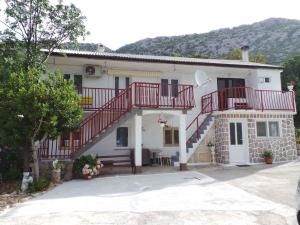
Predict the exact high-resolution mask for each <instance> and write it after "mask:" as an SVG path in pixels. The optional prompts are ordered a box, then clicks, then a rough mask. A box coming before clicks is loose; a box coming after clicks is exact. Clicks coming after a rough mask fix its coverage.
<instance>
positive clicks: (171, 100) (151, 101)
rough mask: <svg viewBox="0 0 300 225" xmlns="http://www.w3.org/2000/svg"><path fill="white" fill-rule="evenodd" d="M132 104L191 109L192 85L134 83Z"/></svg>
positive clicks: (147, 106)
mask: <svg viewBox="0 0 300 225" xmlns="http://www.w3.org/2000/svg"><path fill="white" fill-rule="evenodd" d="M134 93H135V95H134V105H135V107H138V108H178V109H191V108H193V107H194V105H195V100H194V93H193V86H192V85H183V84H159V83H140V82H138V83H134Z"/></svg>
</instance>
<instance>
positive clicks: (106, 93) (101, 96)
mask: <svg viewBox="0 0 300 225" xmlns="http://www.w3.org/2000/svg"><path fill="white" fill-rule="evenodd" d="M123 90H124V89H114V88H89V87H82V88H77V91H78V93H79V94H80V95H81V101H80V105H81V106H82V108H83V109H84V110H87V111H89V110H96V109H98V108H100V107H101V106H103V105H104V104H105V103H106V102H108V101H110V100H111V99H112V98H113V97H115V96H116V95H118V93H120V92H121V91H123Z"/></svg>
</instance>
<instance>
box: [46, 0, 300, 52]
mask: <svg viewBox="0 0 300 225" xmlns="http://www.w3.org/2000/svg"><path fill="white" fill-rule="evenodd" d="M51 1H56V2H57V0H51ZM63 2H64V3H70V2H73V3H74V4H75V5H76V6H77V7H79V8H80V9H81V10H82V12H83V14H84V15H85V16H86V17H87V28H88V30H89V31H90V32H91V35H90V36H89V37H88V38H87V39H86V42H94V43H103V44H104V45H106V46H108V47H109V48H112V49H117V48H119V47H121V46H123V45H124V44H129V43H132V42H135V41H138V40H140V39H144V38H147V37H157V36H171V35H183V34H191V33H204V32H208V31H211V30H215V29H219V28H225V27H234V26H238V25H241V24H251V23H253V22H257V21H261V20H264V19H267V18H270V17H283V18H290V19H299V20H300V11H299V10H300V0H247V1H245V0H64V1H63Z"/></svg>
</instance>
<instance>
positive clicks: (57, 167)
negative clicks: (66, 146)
mask: <svg viewBox="0 0 300 225" xmlns="http://www.w3.org/2000/svg"><path fill="white" fill-rule="evenodd" d="M52 165H53V170H52V182H53V183H55V184H57V183H60V181H61V170H62V169H64V168H65V165H64V164H63V163H59V162H58V160H57V159H56V160H54V161H53V163H52Z"/></svg>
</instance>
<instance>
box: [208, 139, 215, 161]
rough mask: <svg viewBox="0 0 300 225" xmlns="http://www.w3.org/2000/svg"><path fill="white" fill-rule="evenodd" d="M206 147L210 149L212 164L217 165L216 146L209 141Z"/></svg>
mask: <svg viewBox="0 0 300 225" xmlns="http://www.w3.org/2000/svg"><path fill="white" fill-rule="evenodd" d="M206 146H207V147H208V148H209V149H210V154H211V163H212V164H216V152H215V145H214V144H213V143H212V142H211V141H209V142H208V143H207V145H206Z"/></svg>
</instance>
